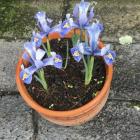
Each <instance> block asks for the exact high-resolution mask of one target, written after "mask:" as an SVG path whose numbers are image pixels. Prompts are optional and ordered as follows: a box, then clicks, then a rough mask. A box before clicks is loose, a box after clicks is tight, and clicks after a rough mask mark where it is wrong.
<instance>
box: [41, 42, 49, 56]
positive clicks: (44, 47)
mask: <svg viewBox="0 0 140 140" xmlns="http://www.w3.org/2000/svg"><path fill="white" fill-rule="evenodd" d="M42 47H43V49H44V50H45V52H46V53H47V55H48V50H47V48H46V46H45V45H44V43H42Z"/></svg>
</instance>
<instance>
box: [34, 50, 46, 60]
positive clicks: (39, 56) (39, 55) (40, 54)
mask: <svg viewBox="0 0 140 140" xmlns="http://www.w3.org/2000/svg"><path fill="white" fill-rule="evenodd" d="M44 56H45V51H44V50H42V49H37V51H36V60H41V59H42V58H43V57H44Z"/></svg>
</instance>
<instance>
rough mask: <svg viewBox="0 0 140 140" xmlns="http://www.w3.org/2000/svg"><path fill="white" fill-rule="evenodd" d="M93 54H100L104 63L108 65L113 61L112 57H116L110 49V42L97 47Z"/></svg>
mask: <svg viewBox="0 0 140 140" xmlns="http://www.w3.org/2000/svg"><path fill="white" fill-rule="evenodd" d="M94 55H95V56H102V57H103V58H104V60H105V63H106V64H108V65H110V64H112V63H113V62H114V59H115V57H116V53H115V51H112V50H110V44H107V45H106V46H105V47H103V48H102V49H99V48H97V49H96V50H95V51H94Z"/></svg>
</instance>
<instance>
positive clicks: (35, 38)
mask: <svg viewBox="0 0 140 140" xmlns="http://www.w3.org/2000/svg"><path fill="white" fill-rule="evenodd" d="M44 37H45V34H43V33H36V32H33V37H32V39H31V42H34V43H35V47H37V48H39V47H40V46H41V44H42V39H43V38H44Z"/></svg>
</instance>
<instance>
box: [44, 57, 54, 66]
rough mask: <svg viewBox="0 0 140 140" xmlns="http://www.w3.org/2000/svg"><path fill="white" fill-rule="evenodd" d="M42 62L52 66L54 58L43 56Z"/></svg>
mask: <svg viewBox="0 0 140 140" xmlns="http://www.w3.org/2000/svg"><path fill="white" fill-rule="evenodd" d="M43 63H44V66H49V65H50V66H52V65H54V58H53V57H48V58H45V59H43Z"/></svg>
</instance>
